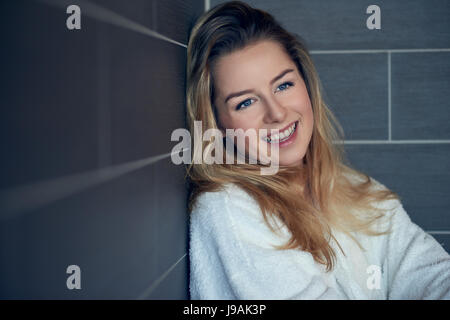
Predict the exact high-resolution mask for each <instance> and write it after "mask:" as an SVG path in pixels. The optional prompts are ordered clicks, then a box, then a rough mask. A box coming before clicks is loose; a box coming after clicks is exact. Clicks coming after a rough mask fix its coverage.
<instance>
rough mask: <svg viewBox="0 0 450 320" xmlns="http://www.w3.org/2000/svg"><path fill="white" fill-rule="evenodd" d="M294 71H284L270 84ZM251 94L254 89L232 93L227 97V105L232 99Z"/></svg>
mask: <svg viewBox="0 0 450 320" xmlns="http://www.w3.org/2000/svg"><path fill="white" fill-rule="evenodd" d="M293 71H294V69H286V70H283V71H282V72H281V73H280V74H279V75H277V76H276V77H275V78H273V79H272V80H271V81H270V84H271V85H272V84H273V83H274V82H275V81H277V80H279V79H281V78H283V77H284V76H285V75H286V74H287V73H289V72H293ZM251 92H253V89H247V90H242V91H239V92H234V93H231V94H229V95H228V96H227V97H226V99H225V103H227V102H228V100H230V99H231V98H234V97H238V96H242V95H244V94H246V93H251Z"/></svg>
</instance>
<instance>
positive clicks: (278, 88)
mask: <svg viewBox="0 0 450 320" xmlns="http://www.w3.org/2000/svg"><path fill="white" fill-rule="evenodd" d="M212 72H213V79H214V86H215V90H216V92H215V101H214V104H215V106H216V108H217V116H218V119H217V120H218V124H219V127H220V129H221V130H222V132H223V133H225V132H224V129H243V130H244V131H246V130H248V129H256V130H257V131H258V132H259V129H266V130H267V134H262V137H263V138H262V139H258V140H257V141H258V142H257V143H258V145H257V146H251V148H260V147H261V144H266V146H265V148H266V149H264V150H270V149H271V145H270V144H271V143H272V144H274V143H276V144H278V148H279V158H278V159H279V160H278V161H279V164H280V165H283V166H295V165H302V159H303V158H304V156H305V154H306V151H307V149H308V145H309V142H310V140H311V135H312V131H313V123H314V120H313V112H312V106H311V101H310V99H309V95H308V91H307V89H306V85H305V82H304V81H303V79H302V77H301V75H300V73H299V71H298V69H297V66H296V64H295V62H294V61H292V59H291V58H290V57H289V55H288V54H287V53H286V52H285V51H284V49H283V48H282V47H281V46H280V45H279V44H278V43H277V42H274V41H269V40H264V41H260V42H257V43H256V44H252V45H249V46H247V47H245V48H244V49H242V50H237V51H234V52H232V53H230V54H228V55H225V56H223V57H221V58H219V59H218V60H217V61H216V63H215V64H214V66H213V69H212ZM271 129H278V130H279V132H280V135H279V136H278V137H276V135H275V132H274V133H273V134H272V136H271V138H272V139H271V140H270V141H269V142H268V141H267V140H266V139H265V138H264V137H265V136H267V135H270V134H271ZM293 129H295V130H293ZM250 143H251V142H250ZM248 149H249V146H248V145H246V151H247V152H248ZM256 150H259V149H256Z"/></svg>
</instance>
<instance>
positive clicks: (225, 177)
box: [186, 1, 399, 271]
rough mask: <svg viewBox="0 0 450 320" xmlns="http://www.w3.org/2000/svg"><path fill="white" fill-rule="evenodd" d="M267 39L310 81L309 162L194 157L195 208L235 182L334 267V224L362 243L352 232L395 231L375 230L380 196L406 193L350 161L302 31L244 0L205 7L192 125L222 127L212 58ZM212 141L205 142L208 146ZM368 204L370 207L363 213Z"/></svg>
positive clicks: (192, 63)
mask: <svg viewBox="0 0 450 320" xmlns="http://www.w3.org/2000/svg"><path fill="white" fill-rule="evenodd" d="M261 40H275V41H277V42H278V43H280V44H281V45H282V47H283V48H284V49H285V50H286V52H287V53H288V54H289V56H290V57H291V59H292V60H293V61H294V62H295V63H296V66H297V68H298V70H299V72H300V74H301V75H302V77H303V80H304V81H305V84H306V87H307V90H308V94H309V97H310V100H311V105H312V109H313V114H314V126H313V133H312V137H311V141H310V144H309V146H308V149H307V152H306V155H305V157H304V159H303V166H302V167H285V166H280V167H279V171H278V173H277V174H275V175H271V176H268V175H261V174H260V168H261V164H247V163H245V164H237V163H236V161H235V164H226V162H225V161H223V164H205V163H200V164H194V163H191V164H189V165H188V166H187V168H186V169H187V171H186V177H188V178H189V183H190V196H189V207H188V210H189V212H191V211H192V209H193V207H194V205H195V201H196V199H197V197H198V196H199V195H200V194H201V193H203V192H211V191H217V190H219V189H221V188H223V186H224V185H225V184H226V183H234V184H236V185H238V186H239V187H241V188H242V189H243V190H245V191H246V192H247V193H248V194H250V195H251V196H252V197H253V198H254V199H255V200H256V201H257V203H258V204H259V207H260V208H261V211H262V214H263V217H264V220H265V222H266V223H267V225H268V226H269V228H270V229H271V230H272V231H273V230H274V229H273V227H272V225H271V224H270V223H269V221H268V216H272V215H273V216H276V217H278V218H279V219H281V221H282V222H283V223H284V224H285V225H286V226H287V228H288V229H289V231H290V233H291V235H292V236H291V238H290V240H289V241H288V242H287V243H286V244H285V245H283V246H278V247H277V249H280V250H283V249H293V248H298V249H300V250H304V251H307V252H310V253H311V255H312V256H313V257H314V260H315V261H316V262H318V263H321V264H324V265H326V267H327V271H330V270H332V269H333V266H334V264H335V259H336V254H335V252H334V250H333V248H332V247H331V246H330V238H334V237H333V235H332V233H331V226H333V227H334V228H336V229H338V230H341V231H343V232H345V233H346V234H348V235H349V236H350V237H351V238H353V239H354V240H355V241H356V242H357V244H358V245H359V246H360V247H361V245H360V244H359V243H358V241H357V240H356V239H355V238H354V237H353V236H352V234H351V232H354V231H358V232H363V233H365V234H367V235H372V236H376V235H381V234H385V233H388V232H389V231H388V230H386V231H382V232H380V231H375V230H372V226H373V224H374V222H375V221H377V220H378V219H380V218H382V217H383V216H384V213H385V212H384V211H383V210H381V209H380V208H379V207H377V206H374V205H373V204H374V203H377V202H378V201H383V200H387V199H399V196H398V195H397V194H396V193H394V192H392V191H390V190H388V189H387V188H385V187H384V186H383V188H379V187H378V188H377V185H378V186H380V184H379V183H377V182H376V181H374V179H371V178H370V177H369V176H368V175H366V174H364V173H362V172H359V171H358V170H355V169H352V168H351V167H350V165H349V164H348V160H347V159H346V156H345V152H344V148H343V146H344V144H343V143H342V142H343V140H344V133H343V129H342V127H341V126H340V125H339V123H338V121H337V119H336V118H335V116H334V115H333V114H332V113H331V111H330V110H329V109H328V107H327V106H326V105H325V103H324V101H323V100H322V97H321V85H320V82H319V78H318V75H317V72H316V70H315V68H314V65H313V62H312V60H311V58H310V56H309V53H308V50H307V48H306V47H305V45H304V44H303V41H302V40H301V38H300V37H299V36H295V35H293V34H291V33H289V32H288V31H286V30H285V29H284V28H283V27H282V26H281V25H280V24H279V23H278V22H276V21H275V19H274V18H273V16H272V15H270V14H269V13H267V12H264V11H262V10H258V9H255V8H252V7H250V6H249V5H247V4H245V3H243V2H240V1H231V2H227V3H224V4H221V5H217V6H216V7H214V8H212V9H211V10H209V11H208V12H206V13H204V14H203V15H202V16H201V17H200V18H199V19H198V21H197V22H196V24H195V26H194V27H193V29H192V31H191V34H190V38H189V43H188V48H187V87H186V104H187V122H188V126H189V129H190V131H191V133H193V132H194V121H201V123H202V130H203V132H204V131H205V130H207V129H210V128H215V129H218V124H217V113H216V109H215V106H214V105H213V101H214V94H215V90H214V82H213V80H212V74H211V70H212V67H211V66H212V65H213V64H214V62H215V61H217V59H218V58H220V57H222V56H224V55H226V54H228V53H231V52H232V51H234V50H238V49H242V48H244V47H245V46H247V45H249V44H252V43H255V42H257V41H261ZM335 127H336V128H335ZM333 141H334V142H336V143H333ZM192 143H193V141H192ZM210 143H212V142H210V141H206V142H202V144H203V145H202V146H201V149H200V150H205V148H207V146H208V144H210ZM191 145H193V144H191ZM195 152H198V150H195V149H192V156H193V157H194V153H195ZM224 157H225V155H224ZM235 160H236V159H235ZM350 177H357V179H350ZM356 180H359V182H358V183H356ZM293 181H303V183H304V184H303V188H304V189H303V194H301V195H299V193H298V191H296V190H294V189H293V188H292V187H291V186H292V182H293ZM381 186H382V185H381ZM361 212H363V213H364V214H363V215H361V214H357V213H361ZM335 240H336V239H335ZM361 248H362V247H361ZM362 249H363V248H362ZM341 250H342V248H341ZM344 254H345V253H344Z"/></svg>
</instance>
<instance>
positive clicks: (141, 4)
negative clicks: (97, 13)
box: [75, 0, 158, 30]
mask: <svg viewBox="0 0 450 320" xmlns="http://www.w3.org/2000/svg"><path fill="white" fill-rule="evenodd" d="M90 1H91V2H92V3H94V4H96V5H97V6H99V7H101V8H104V9H106V10H108V11H112V12H114V13H115V14H118V15H120V16H122V17H124V18H126V19H128V20H130V21H133V22H135V23H139V24H140V25H143V26H145V27H147V28H149V29H151V30H156V3H157V2H158V1H157V0H133V1H131V2H130V1H123V0H90ZM75 2H76V1H75ZM80 8H81V9H83V6H82V5H80Z"/></svg>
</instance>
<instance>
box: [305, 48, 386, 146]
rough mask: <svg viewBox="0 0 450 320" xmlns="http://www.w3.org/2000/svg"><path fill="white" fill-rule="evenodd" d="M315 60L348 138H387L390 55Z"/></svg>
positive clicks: (329, 101) (326, 97)
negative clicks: (388, 63) (388, 64)
mask: <svg viewBox="0 0 450 320" xmlns="http://www.w3.org/2000/svg"><path fill="white" fill-rule="evenodd" d="M312 59H313V61H314V63H315V65H316V68H317V71H318V73H319V77H320V80H321V82H322V85H323V96H324V100H325V102H326V104H327V105H328V107H329V108H330V109H331V111H332V112H333V113H334V114H335V115H336V116H337V118H338V120H339V122H340V123H341V125H342V126H343V128H344V132H345V135H346V139H348V140H359V139H376V140H379V139H387V138H388V67H387V55H386V54H384V53H381V54H345V55H341V54H317V55H312ZM362 66H364V67H362Z"/></svg>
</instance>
